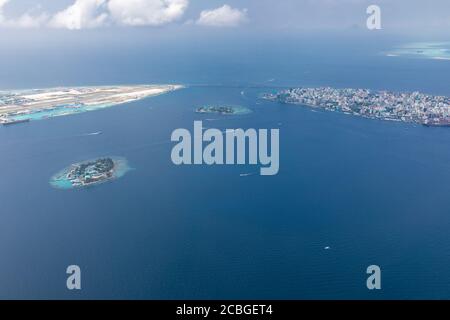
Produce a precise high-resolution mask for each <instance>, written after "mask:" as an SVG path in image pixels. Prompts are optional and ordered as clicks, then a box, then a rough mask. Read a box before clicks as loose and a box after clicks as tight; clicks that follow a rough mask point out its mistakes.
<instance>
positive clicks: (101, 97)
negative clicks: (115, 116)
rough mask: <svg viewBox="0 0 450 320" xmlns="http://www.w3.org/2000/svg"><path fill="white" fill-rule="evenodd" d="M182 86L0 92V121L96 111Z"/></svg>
mask: <svg viewBox="0 0 450 320" xmlns="http://www.w3.org/2000/svg"><path fill="white" fill-rule="evenodd" d="M182 88H184V86H182V85H135V86H130V85H121V86H90V87H62V88H49V89H35V90H21V91H10V92H0V122H1V123H8V122H11V121H23V120H40V119H44V118H51V117H55V116H61V115H69V114H74V113H80V112H86V111H93V110H96V109H100V108H107V107H112V106H115V105H119V104H123V103H128V102H132V101H137V100H141V99H145V98H148V97H153V96H157V95H161V94H165V93H169V92H172V91H175V90H179V89H182Z"/></svg>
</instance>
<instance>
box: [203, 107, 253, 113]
mask: <svg viewBox="0 0 450 320" xmlns="http://www.w3.org/2000/svg"><path fill="white" fill-rule="evenodd" d="M195 112H196V113H212V114H220V115H236V114H247V113H250V112H251V110H250V109H248V108H246V107H242V106H231V105H222V106H221V105H205V106H201V107H199V108H197V109H196V110H195Z"/></svg>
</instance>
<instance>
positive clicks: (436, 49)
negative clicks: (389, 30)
mask: <svg viewBox="0 0 450 320" xmlns="http://www.w3.org/2000/svg"><path fill="white" fill-rule="evenodd" d="M386 55H389V56H399V57H412V58H423V59H434V60H450V42H417V43H409V44H405V45H402V46H399V47H397V48H395V49H394V50H392V51H389V52H387V53H386Z"/></svg>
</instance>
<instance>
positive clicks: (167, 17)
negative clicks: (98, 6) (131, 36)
mask: <svg viewBox="0 0 450 320" xmlns="http://www.w3.org/2000/svg"><path fill="white" fill-rule="evenodd" d="M188 5H189V0H126V1H125V0H110V1H109V2H108V9H109V11H110V13H111V17H112V19H113V20H114V21H115V22H116V23H118V24H122V25H129V26H148V25H150V26H159V25H162V24H166V23H169V22H172V21H175V20H177V19H179V18H180V17H181V16H183V14H184V12H185V11H186V8H187V7H188Z"/></svg>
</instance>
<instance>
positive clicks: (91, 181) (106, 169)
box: [50, 157, 130, 189]
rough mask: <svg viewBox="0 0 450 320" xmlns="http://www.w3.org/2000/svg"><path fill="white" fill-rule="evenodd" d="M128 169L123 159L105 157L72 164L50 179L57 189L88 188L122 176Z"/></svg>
mask: <svg viewBox="0 0 450 320" xmlns="http://www.w3.org/2000/svg"><path fill="white" fill-rule="evenodd" d="M129 170H130V167H129V166H128V162H127V160H126V159H124V158H118V157H105V158H98V159H95V160H89V161H84V162H80V163H75V164H72V165H71V166H70V167H68V168H65V169H64V170H62V171H60V172H59V173H57V174H56V175H54V176H53V177H52V178H51V179H50V184H51V185H52V186H53V187H55V188H58V189H72V188H80V187H88V186H92V185H96V184H100V183H104V182H107V181H110V180H113V179H117V178H120V177H122V176H124V175H125V174H126V173H127V172H128V171H129Z"/></svg>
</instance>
